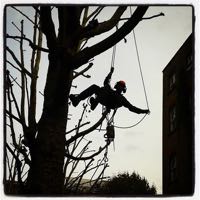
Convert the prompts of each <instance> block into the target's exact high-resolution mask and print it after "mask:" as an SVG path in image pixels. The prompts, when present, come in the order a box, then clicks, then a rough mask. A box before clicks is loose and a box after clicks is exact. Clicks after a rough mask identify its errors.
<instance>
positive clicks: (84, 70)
mask: <svg viewBox="0 0 200 200" xmlns="http://www.w3.org/2000/svg"><path fill="white" fill-rule="evenodd" d="M92 66H93V63H89V65H88V66H87V67H86V68H85V69H83V70H82V71H80V72H76V74H75V75H74V76H73V79H75V78H77V77H79V76H80V75H82V76H84V77H86V78H90V77H88V76H86V75H84V73H85V72H86V71H88V70H89V69H90V68H91V67H92Z"/></svg>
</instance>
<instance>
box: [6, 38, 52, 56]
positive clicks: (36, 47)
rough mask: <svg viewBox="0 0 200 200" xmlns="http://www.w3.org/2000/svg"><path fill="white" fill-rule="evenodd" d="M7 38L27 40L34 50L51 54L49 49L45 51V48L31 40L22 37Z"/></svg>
mask: <svg viewBox="0 0 200 200" xmlns="http://www.w3.org/2000/svg"><path fill="white" fill-rule="evenodd" d="M6 38H10V39H22V40H26V41H27V42H29V46H30V47H31V48H33V49H34V50H40V51H43V52H46V53H49V49H45V48H43V47H40V46H38V45H35V44H34V43H33V42H32V41H31V40H30V39H29V38H26V37H20V36H10V35H8V34H7V35H6Z"/></svg>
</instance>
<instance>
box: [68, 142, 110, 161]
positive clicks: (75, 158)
mask: <svg viewBox="0 0 200 200" xmlns="http://www.w3.org/2000/svg"><path fill="white" fill-rule="evenodd" d="M108 145H109V144H106V145H105V146H104V147H100V148H99V150H98V151H97V152H96V153H94V154H92V155H90V156H87V157H75V156H73V155H69V154H67V153H65V156H66V157H68V158H71V159H73V160H89V159H91V158H94V157H95V156H97V155H99V154H100V153H101V152H102V151H103V150H104V149H106V148H107V146H108Z"/></svg>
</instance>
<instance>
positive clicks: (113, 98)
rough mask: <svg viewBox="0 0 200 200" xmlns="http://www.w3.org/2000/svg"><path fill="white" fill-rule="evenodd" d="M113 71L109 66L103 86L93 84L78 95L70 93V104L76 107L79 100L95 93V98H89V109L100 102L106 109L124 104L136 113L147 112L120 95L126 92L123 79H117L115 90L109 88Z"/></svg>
mask: <svg viewBox="0 0 200 200" xmlns="http://www.w3.org/2000/svg"><path fill="white" fill-rule="evenodd" d="M113 71H114V67H111V70H110V72H109V74H108V75H107V77H106V78H105V80H104V87H99V86H98V85H95V84H94V85H91V86H90V87H88V88H87V89H86V90H84V91H83V92H81V93H80V94H78V95H75V94H71V95H70V96H69V98H70V100H71V102H72V105H73V106H75V107H76V106H77V105H78V104H79V102H80V101H82V100H84V99H86V98H88V97H90V96H92V95H93V94H95V95H96V97H95V98H94V97H91V98H90V104H91V110H94V109H95V108H96V107H97V105H98V103H100V104H102V105H104V106H106V108H107V109H108V110H110V109H116V108H119V107H122V106H124V107H126V108H128V109H129V110H130V111H131V112H135V113H137V114H141V113H146V114H149V113H150V111H149V110H148V109H146V110H143V109H140V108H137V107H135V106H133V105H132V104H131V103H130V102H129V101H128V100H127V99H126V98H125V97H124V96H123V95H122V92H123V93H125V92H126V84H125V82H124V81H118V82H117V83H116V84H115V86H114V89H115V90H113V89H112V88H111V86H110V80H111V76H112V73H113Z"/></svg>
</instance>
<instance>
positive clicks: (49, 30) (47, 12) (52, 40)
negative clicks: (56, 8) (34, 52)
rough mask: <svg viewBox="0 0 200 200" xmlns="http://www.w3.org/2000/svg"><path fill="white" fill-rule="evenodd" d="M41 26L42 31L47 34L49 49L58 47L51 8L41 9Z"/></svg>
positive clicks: (44, 7) (42, 7) (43, 7)
mask: <svg viewBox="0 0 200 200" xmlns="http://www.w3.org/2000/svg"><path fill="white" fill-rule="evenodd" d="M40 24H41V30H42V32H43V33H44V34H45V36H46V39H47V47H48V48H49V50H53V49H54V48H55V46H56V32H55V27H54V23H53V20H52V17H51V7H50V6H41V7H40Z"/></svg>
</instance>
